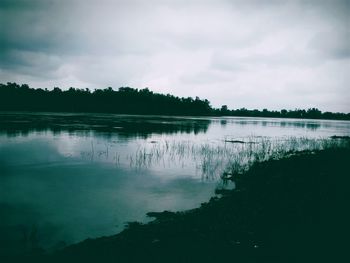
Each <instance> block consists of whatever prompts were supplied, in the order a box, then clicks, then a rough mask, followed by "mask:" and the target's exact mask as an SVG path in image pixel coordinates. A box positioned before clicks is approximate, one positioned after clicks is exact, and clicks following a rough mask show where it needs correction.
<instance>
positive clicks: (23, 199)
mask: <svg viewBox="0 0 350 263" xmlns="http://www.w3.org/2000/svg"><path fill="white" fill-rule="evenodd" d="M349 134H350V122H347V121H326V120H296V119H267V118H233V117H225V118H214V117H213V118H212V117H166V116H147V117H145V116H130V115H113V114H65V113H62V114H50V113H1V114H0V242H1V245H2V250H3V251H2V252H4V251H5V252H4V253H8V252H9V251H12V252H14V253H15V252H18V251H24V250H28V249H31V248H33V247H44V248H56V247H60V246H63V245H65V244H71V243H74V242H78V241H81V240H84V239H86V238H89V237H90V238H95V237H100V236H103V235H112V234H115V233H118V232H119V231H121V230H122V229H123V227H124V226H125V223H126V222H129V221H136V220H137V221H142V222H146V221H148V220H150V219H149V218H147V217H146V213H147V212H149V211H163V210H170V211H178V210H186V209H191V208H195V207H198V206H199V205H200V204H201V203H202V202H206V201H208V200H209V198H210V197H211V196H213V195H214V191H215V188H216V187H222V186H223V185H222V184H223V183H222V180H220V175H221V174H222V173H223V172H224V171H226V170H227V169H228V166H230V167H232V166H233V165H234V164H235V163H232V160H233V159H234V158H236V157H235V156H237V155H235V154H238V153H242V152H244V151H245V152H247V153H249V151H250V150H254V151H255V150H259V149H260V148H261V147H262V144H261V141H260V140H261V139H263V140H264V142H268V141H269V140H277V141H278V143H281V142H283V141H284V140H286V139H288V138H291V137H293V138H306V139H315V140H318V139H319V138H328V137H329V136H332V135H339V136H344V135H345V136H346V135H349ZM240 142H246V143H240ZM253 143H254V144H253ZM278 143H273V144H270V143H266V145H265V144H264V145H263V146H264V149H265V148H266V147H270V148H276V147H282V146H279V144H278ZM308 143H309V142H308ZM304 144H306V141H305V140H304ZM304 144H300V145H297V147H301V148H302V147H306V146H305V145H304ZM314 144H315V143H314V141H312V145H311V143H309V145H308V147H309V146H310V145H311V146H313V145H314ZM255 145H256V146H255ZM293 145H294V146H293V147H295V145H296V144H293ZM249 147H250V148H249ZM252 147H253V148H252ZM254 147H255V148H254ZM259 147H260V148H259ZM283 147H285V146H283ZM265 150H266V149H265ZM271 151H272V150H271ZM237 160H239V161H240V162H244V160H245V159H244V158H241V159H237ZM237 162H238V161H237ZM226 187H234V184H232V185H229V186H226Z"/></svg>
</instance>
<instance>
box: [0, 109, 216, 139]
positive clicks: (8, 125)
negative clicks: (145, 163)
mask: <svg viewBox="0 0 350 263" xmlns="http://www.w3.org/2000/svg"><path fill="white" fill-rule="evenodd" d="M209 124H210V119H204V118H177V117H164V116H129V115H114V114H68V113H67V114H64V113H61V114H58V113H50V114H48V113H47V114H37V113H2V114H1V113H0V133H5V134H7V135H8V136H27V135H28V134H29V133H31V132H35V131H47V130H50V131H52V132H53V133H54V134H56V135H59V134H60V132H62V131H63V132H66V131H67V132H69V133H70V134H79V135H80V136H84V135H91V133H93V134H92V135H99V134H103V136H105V137H111V136H113V135H116V134H117V135H119V136H120V137H122V138H132V137H142V138H147V137H149V135H150V134H153V133H155V134H172V133H194V134H198V133H205V132H206V131H207V130H208V127H209Z"/></svg>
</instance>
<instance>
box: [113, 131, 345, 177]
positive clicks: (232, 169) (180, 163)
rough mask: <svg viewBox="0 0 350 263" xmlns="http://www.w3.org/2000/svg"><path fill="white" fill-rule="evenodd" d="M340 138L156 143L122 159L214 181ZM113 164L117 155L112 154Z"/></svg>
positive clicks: (338, 142)
mask: <svg viewBox="0 0 350 263" xmlns="http://www.w3.org/2000/svg"><path fill="white" fill-rule="evenodd" d="M346 143H347V141H346V140H343V139H341V138H338V139H337V138H336V139H334V138H307V137H283V138H268V137H253V136H251V137H247V138H240V139H239V140H238V139H237V138H235V140H232V139H229V138H226V139H224V140H222V141H219V142H210V141H208V142H202V143H200V142H199V143H198V142H193V141H168V140H164V141H157V142H152V143H149V144H144V145H141V146H139V147H138V148H137V150H136V151H135V152H134V153H132V154H128V155H127V156H126V160H127V161H128V162H129V166H130V167H132V168H135V169H141V168H151V167H152V166H163V167H164V168H166V167H173V166H177V167H186V168H188V167H189V168H193V169H195V171H196V173H197V174H198V173H199V174H200V175H201V177H202V178H203V179H206V180H217V179H218V178H223V177H224V178H225V177H227V176H234V175H235V174H241V173H243V172H245V171H247V170H248V169H249V168H250V167H251V166H252V165H253V164H254V163H256V162H262V161H266V160H268V159H279V158H282V157H286V156H287V155H293V154H296V153H298V152H300V151H310V152H313V151H317V150H324V149H328V148H334V147H337V148H338V147H342V146H343V145H345V144H346ZM115 160H116V162H118V164H119V163H120V155H119V154H117V153H116V159H115Z"/></svg>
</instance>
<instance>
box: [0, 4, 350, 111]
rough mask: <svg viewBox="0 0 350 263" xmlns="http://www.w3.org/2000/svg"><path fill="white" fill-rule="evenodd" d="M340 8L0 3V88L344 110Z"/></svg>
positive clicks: (346, 92) (345, 20)
mask: <svg viewBox="0 0 350 263" xmlns="http://www.w3.org/2000/svg"><path fill="white" fill-rule="evenodd" d="M349 43H350V0H344V1H340V0H339V1H338V0H329V1H325V0H324V1H322V0H320V1H264V0H260V1H259V0H255V1H249V0H242V1H233V0H232V1H230V0H212V1H209V0H201V1H200V0H186V1H185V0H148V1H143V0H115V1H112V0H109V1H108V0H71V1H68V0H51V1H50V0H0V82H2V83H6V82H9V81H10V82H13V81H15V82H17V83H20V84H21V83H27V84H29V85H30V86H33V87H41V88H49V89H51V88H53V87H54V86H59V87H61V88H64V89H65V88H68V87H70V86H74V87H77V88H85V87H89V88H91V89H94V88H105V87H108V86H112V87H113V88H116V89H117V88H118V87H120V86H130V87H134V88H144V87H149V88H150V89H151V90H153V91H156V92H162V93H171V94H174V95H177V96H186V97H187V96H192V97H195V96H199V97H200V98H207V99H209V100H210V101H211V102H212V105H213V106H215V107H220V106H221V105H223V104H227V105H228V106H229V108H241V107H246V108H259V109H262V108H268V109H281V108H287V109H294V108H309V107H318V108H319V109H321V110H323V111H326V110H330V111H343V112H350V103H349V102H350V88H349V81H350V44H349Z"/></svg>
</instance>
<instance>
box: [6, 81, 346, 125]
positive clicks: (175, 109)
mask: <svg viewBox="0 0 350 263" xmlns="http://www.w3.org/2000/svg"><path fill="white" fill-rule="evenodd" d="M0 111H45V112H95V113H118V114H141V115H180V116H242V117H274V118H305V119H337V120H350V113H339V112H337V113H333V112H321V111H320V110H319V109H317V108H310V109H308V110H304V109H295V110H286V109H282V110H281V111H270V110H267V109H263V110H262V111H260V110H257V109H254V110H249V109H246V108H241V109H236V110H230V109H228V107H227V106H226V105H223V106H222V107H221V108H220V109H216V108H213V107H212V106H211V105H210V102H209V101H208V100H207V99H204V100H203V99H200V98H199V97H196V98H191V97H187V98H184V97H177V96H174V95H170V94H160V93H155V92H152V91H151V90H149V89H148V88H144V89H134V88H130V87H120V88H119V89H118V90H114V89H113V88H111V87H108V88H105V89H95V90H94V91H91V90H89V89H77V88H73V87H71V88H69V89H68V90H61V89H60V88H58V87H55V88H53V89H52V90H48V89H40V88H39V89H34V88H30V87H29V86H28V85H27V84H22V85H19V84H17V83H11V82H8V83H7V84H0Z"/></svg>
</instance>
